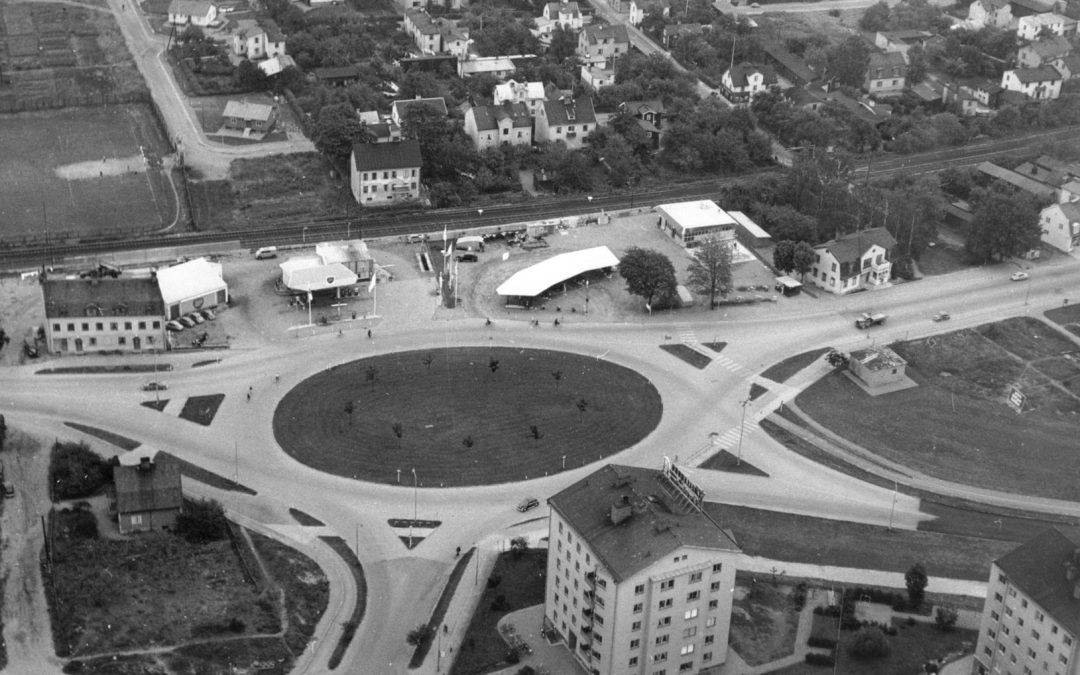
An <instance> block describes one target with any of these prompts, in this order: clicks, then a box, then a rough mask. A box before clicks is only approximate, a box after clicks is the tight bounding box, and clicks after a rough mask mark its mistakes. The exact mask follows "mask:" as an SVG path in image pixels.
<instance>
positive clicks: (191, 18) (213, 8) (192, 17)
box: [169, 0, 218, 28]
mask: <svg viewBox="0 0 1080 675" xmlns="http://www.w3.org/2000/svg"><path fill="white" fill-rule="evenodd" d="M217 17H218V8H217V5H215V4H214V3H212V2H207V1H206V0H172V2H170V3H169V23H171V24H175V25H177V26H186V25H188V24H191V25H192V26H199V27H200V28H205V27H206V26H209V25H210V24H212V23H214V21H216V20H217Z"/></svg>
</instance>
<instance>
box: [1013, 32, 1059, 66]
mask: <svg viewBox="0 0 1080 675" xmlns="http://www.w3.org/2000/svg"><path fill="white" fill-rule="evenodd" d="M1072 51H1073V47H1072V43H1071V42H1069V39H1068V38H1066V37H1062V36H1060V35H1051V36H1050V37H1044V38H1042V39H1039V40H1036V41H1035V42H1032V43H1031V44H1027V45H1024V46H1023V47H1021V48H1020V49H1018V50H1017V52H1016V65H1018V66H1020V67H1021V68H1038V67H1039V66H1042V65H1047V64H1049V63H1051V62H1052V61H1054V60H1055V59H1060V58H1062V57H1063V56H1068V55H1069V54H1071V53H1072Z"/></svg>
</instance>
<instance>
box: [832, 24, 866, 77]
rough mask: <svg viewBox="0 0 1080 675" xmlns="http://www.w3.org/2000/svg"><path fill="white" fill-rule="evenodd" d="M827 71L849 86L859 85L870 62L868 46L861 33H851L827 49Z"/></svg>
mask: <svg viewBox="0 0 1080 675" xmlns="http://www.w3.org/2000/svg"><path fill="white" fill-rule="evenodd" d="M828 61H829V72H830V73H831V74H832V75H833V76H835V77H836V78H837V79H838V80H840V83H841V84H846V85H847V86H849V87H856V88H858V87H861V86H862V83H863V79H864V78H865V77H866V67H867V65H868V64H869V63H870V47H869V46H867V44H866V40H864V39H863V37H862V36H861V35H852V36H850V37H848V38H846V39H844V41H843V42H841V43H840V44H838V45H837V46H836V47H834V48H832V49H830V50H829V51H828Z"/></svg>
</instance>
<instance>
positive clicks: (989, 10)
mask: <svg viewBox="0 0 1080 675" xmlns="http://www.w3.org/2000/svg"><path fill="white" fill-rule="evenodd" d="M967 18H968V22H970V23H971V24H972V25H975V26H980V27H981V26H992V27H994V28H1008V27H1009V26H1010V25H1011V24H1012V21H1013V15H1012V6H1011V5H1010V4H1009V0H972V3H971V4H970V5H968V16H967Z"/></svg>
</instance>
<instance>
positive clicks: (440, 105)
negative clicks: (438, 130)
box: [392, 96, 450, 119]
mask: <svg viewBox="0 0 1080 675" xmlns="http://www.w3.org/2000/svg"><path fill="white" fill-rule="evenodd" d="M414 105H420V106H425V107H427V108H431V109H432V110H434V111H435V112H437V113H439V114H440V115H449V114H450V113H449V111H447V109H446V99H444V98H443V97H442V96H436V97H433V98H410V99H402V100H400V101H394V105H393V106H392V107H393V113H394V116H395V117H396V118H397V119H405V110H406V109H407V108H409V107H410V106H414Z"/></svg>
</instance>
